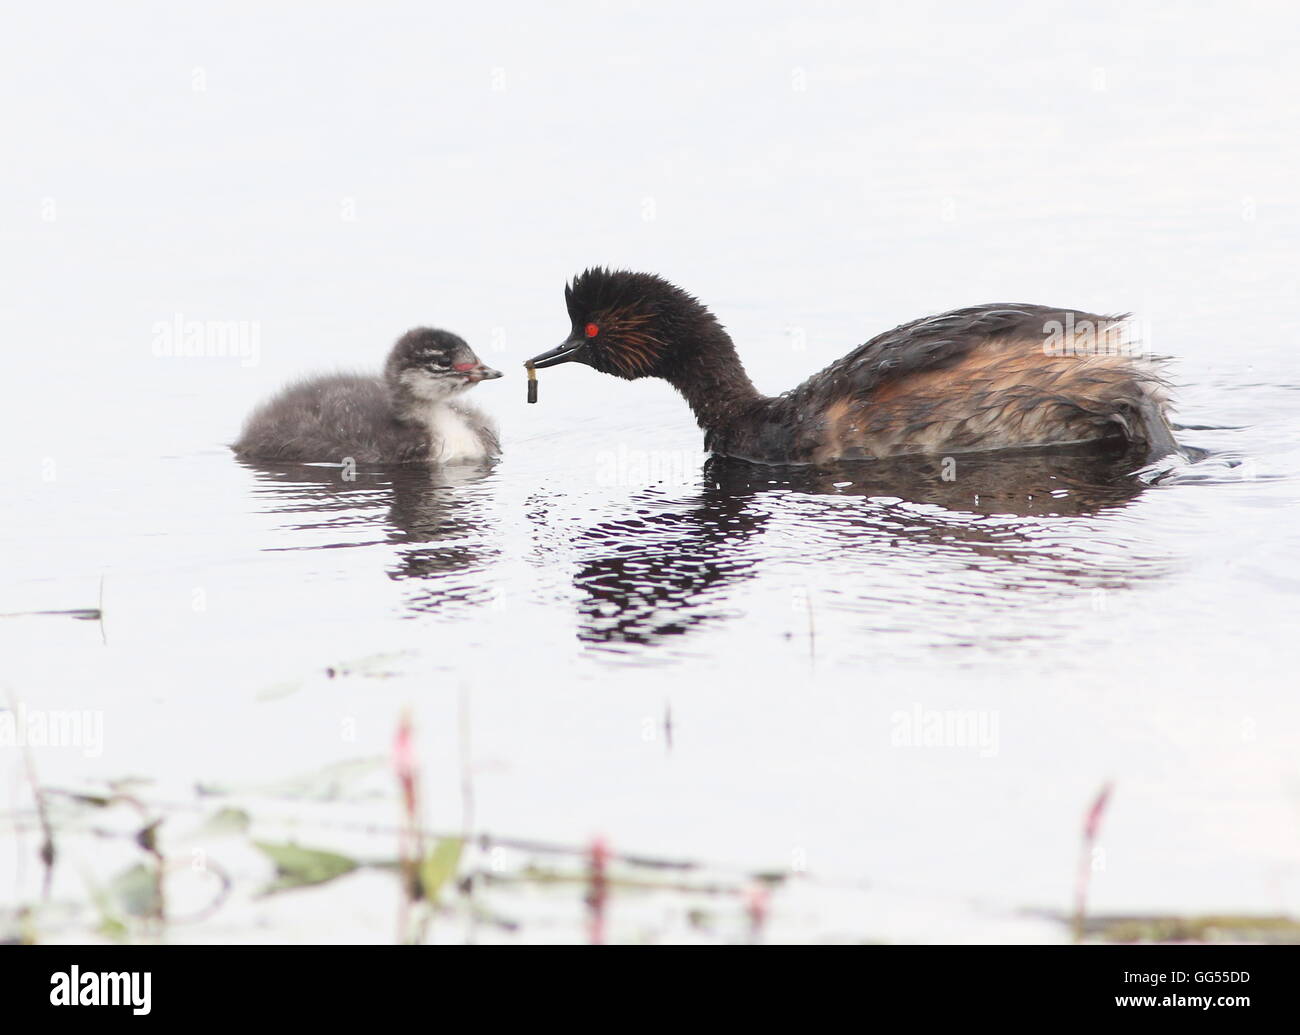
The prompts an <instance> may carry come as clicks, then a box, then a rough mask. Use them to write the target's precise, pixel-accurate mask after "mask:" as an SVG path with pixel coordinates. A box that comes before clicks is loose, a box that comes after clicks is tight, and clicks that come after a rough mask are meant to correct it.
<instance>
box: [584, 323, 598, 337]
mask: <svg viewBox="0 0 1300 1035" xmlns="http://www.w3.org/2000/svg"><path fill="white" fill-rule="evenodd" d="M599 333H600V328H599V327H597V326H596V325H595V324H594V323H589V324H587V337H588V338H594V337H595V336H596V335H597V334H599Z"/></svg>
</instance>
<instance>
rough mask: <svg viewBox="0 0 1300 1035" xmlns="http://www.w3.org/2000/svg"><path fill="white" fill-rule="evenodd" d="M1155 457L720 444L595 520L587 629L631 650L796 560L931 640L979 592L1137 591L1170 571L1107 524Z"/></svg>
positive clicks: (853, 604)
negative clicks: (868, 459) (688, 472)
mask: <svg viewBox="0 0 1300 1035" xmlns="http://www.w3.org/2000/svg"><path fill="white" fill-rule="evenodd" d="M1140 463H1141V460H1140V458H1138V457H1135V456H1134V455H1132V454H1130V453H1127V452H1123V451H1110V452H1098V451H1097V450H1095V449H1088V450H1081V451H1076V452H1070V451H1055V452H1038V453H1033V452H1025V453H1017V454H1007V453H1001V454H988V455H983V456H981V455H968V456H962V457H957V458H953V459H952V460H947V459H945V458H939V457H923V458H914V459H910V460H906V461H901V460H900V461H894V462H890V463H875V464H853V465H842V466H839V467H834V468H818V469H809V468H788V467H787V468H777V467H770V466H764V465H752V464H747V463H743V462H738V461H735V460H727V459H721V458H715V459H712V460H710V461H709V462H708V463H707V464H706V465H705V468H704V470H703V472H702V484H701V488H700V490H699V492H698V493H697V494H694V495H692V496H690V497H689V498H686V499H680V498H679V499H677V500H674V501H671V502H666V501H665V500H664V497H663V494H662V493H660V492H657V491H654V490H646V491H642V492H639V493H636V494H635V495H634V496H633V498H632V503H633V506H634V507H635V512H634V513H632V514H630V515H629V516H628V517H626V518H622V519H619V520H613V521H604V522H601V523H600V524H597V525H595V526H593V527H591V528H588V529H587V530H585V531H584V532H583V533H581V535H580V536H579V537H578V546H579V551H580V552H579V557H580V561H579V567H578V570H577V572H576V574H575V576H574V583H575V585H576V586H577V588H578V589H579V591H580V593H581V600H580V603H579V605H578V615H577V619H578V626H579V630H578V635H579V637H580V638H581V639H583V640H585V641H587V642H588V643H592V644H598V645H602V646H605V647H609V648H611V649H625V648H626V646H628V645H641V646H650V645H653V644H656V643H659V642H661V641H664V640H665V639H667V638H670V637H675V636H680V635H682V634H684V633H687V632H689V631H691V630H693V629H695V628H696V627H698V626H701V625H705V624H709V623H716V622H719V621H723V620H726V619H728V618H741V617H743V616H744V615H745V613H746V607H747V602H746V601H743V600H742V599H741V597H743V594H740V593H737V590H738V589H740V588H741V587H742V586H743V585H744V584H745V583H746V582H747V581H749V580H751V579H753V578H754V577H755V576H756V575H757V574H758V573H759V571H760V570H765V571H771V572H772V573H773V574H774V575H777V576H779V574H780V570H781V569H782V568H784V569H785V575H786V582H787V583H788V584H795V583H799V582H800V581H810V582H813V583H816V584H818V585H819V586H822V587H824V590H825V595H826V596H827V597H828V598H830V599H831V600H832V601H833V602H834V603H835V604H836V605H837V606H839V607H841V608H842V609H844V610H847V611H857V612H860V613H862V614H863V615H865V616H867V618H868V621H867V623H866V627H867V628H871V629H875V630H881V631H886V630H896V631H897V630H899V628H900V627H899V626H898V625H897V624H896V622H897V616H898V615H899V614H900V613H901V612H902V609H901V608H900V605H903V604H906V605H908V607H909V608H911V609H912V610H911V612H910V614H909V618H908V622H909V632H910V634H911V635H912V637H913V639H916V638H918V637H920V638H921V639H927V640H928V642H932V643H937V642H944V638H945V636H946V635H947V634H948V633H949V632H951V631H952V630H953V628H954V626H953V625H952V624H951V623H948V624H945V617H946V616H947V615H949V614H950V613H960V612H961V611H962V609H969V608H970V607H971V606H972V605H977V606H979V607H982V608H983V612H982V613H983V614H984V615H985V616H986V617H989V616H991V612H992V611H997V610H1002V611H1007V610H1009V609H1022V608H1024V607H1025V606H1026V605H1029V606H1032V605H1034V604H1035V603H1037V604H1040V605H1043V604H1047V603H1049V602H1051V601H1052V600H1053V599H1057V598H1059V597H1061V596H1073V597H1075V598H1077V597H1078V596H1079V593H1080V591H1089V590H1098V589H1103V590H1105V589H1122V588H1124V587H1126V586H1128V585H1130V584H1132V583H1133V582H1134V581H1135V580H1138V579H1142V578H1149V577H1153V576H1156V575H1159V574H1162V573H1164V572H1166V571H1167V570H1168V569H1169V559H1168V558H1167V557H1164V556H1149V555H1146V554H1145V553H1143V552H1142V551H1140V550H1135V549H1134V548H1133V546H1134V544H1133V543H1125V542H1122V539H1123V538H1124V536H1125V535H1126V534H1129V533H1126V532H1125V531H1124V530H1122V529H1117V528H1114V527H1107V528H1106V531H1105V533H1104V534H1103V533H1102V532H1101V526H1102V524H1104V523H1105V522H1104V520H1103V519H1104V518H1105V517H1106V516H1107V515H1111V514H1116V513H1119V512H1122V511H1123V510H1124V509H1125V508H1127V507H1128V506H1129V505H1130V504H1131V503H1132V502H1133V501H1134V500H1136V499H1137V498H1138V497H1139V496H1140V495H1141V494H1142V493H1143V492H1144V491H1145V490H1146V489H1147V487H1146V486H1145V485H1144V484H1143V483H1142V482H1140V481H1139V480H1137V479H1135V478H1133V477H1131V474H1132V472H1133V471H1134V470H1136V469H1137V467H1138V466H1140ZM1081 522H1082V523H1083V524H1082V525H1081V524H1080V523H1081ZM936 590H941V592H938V593H936ZM918 609H919V610H918ZM954 609H955V611H954ZM966 618H967V620H968V621H969V614H967V615H966ZM990 624H991V625H995V624H996V623H990ZM1026 626H1028V627H1030V628H1036V629H1037V633H1036V634H1042V633H1043V632H1044V631H1046V632H1047V634H1048V635H1050V629H1048V628H1047V627H1046V626H1044V624H1043V623H1038V624H1037V626H1036V627H1035V625H1034V623H1032V622H1030V623H1024V622H1021V623H1018V624H1017V628H1024V627H1026ZM927 630H928V631H927ZM957 635H958V641H957V642H964V641H963V640H962V637H964V636H965V633H964V632H962V633H957ZM991 635H992V636H993V637H994V638H996V636H997V635H999V634H998V633H996V632H993V633H992V634H991ZM1016 635H1021V634H1020V633H1017V634H1016ZM1028 635H1035V633H1030V634H1028Z"/></svg>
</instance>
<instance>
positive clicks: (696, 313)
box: [525, 267, 721, 381]
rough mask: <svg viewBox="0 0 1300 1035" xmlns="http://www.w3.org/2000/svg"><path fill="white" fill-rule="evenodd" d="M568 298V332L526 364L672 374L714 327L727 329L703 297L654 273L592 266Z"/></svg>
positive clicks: (620, 374)
mask: <svg viewBox="0 0 1300 1035" xmlns="http://www.w3.org/2000/svg"><path fill="white" fill-rule="evenodd" d="M564 301H565V304H566V305H567V306H568V307H569V319H570V321H571V322H572V324H573V326H572V328H571V330H570V331H569V336H568V338H566V339H565V340H564V341H563V342H562V343H561V344H559V345H557V346H556V347H555V348H553V349H551V350H549V351H547V352H543V353H542V354H541V355H540V356H534V357H533V358H532V359H530V360H528V362H527V363H526V364H525V366H531V367H539V368H540V367H553V366H555V365H556V364H558V363H570V362H573V363H585V364H587V366H589V367H594V368H595V369H597V370H599V371H601V372H602V373H606V374H613V375H615V376H616V377H623V378H627V379H628V380H629V381H633V380H635V379H637V378H639V377H663V378H668V379H669V380H672V378H673V375H674V374H675V373H677V372H678V371H680V370H681V367H682V364H683V362H684V361H685V360H687V359H688V358H689V355H690V353H691V352H692V351H694V350H696V349H698V348H699V346H700V345H701V344H703V343H704V341H705V340H706V339H707V336H708V333H709V332H710V331H714V332H718V333H721V327H719V326H718V322H717V320H715V319H714V317H713V314H712V313H710V312H709V311H708V309H706V308H705V307H704V306H703V305H701V304H700V302H699V301H698V300H697V299H695V298H694V297H692V296H691V295H688V294H687V293H686V292H685V291H683V290H682V289H681V288H679V287H676V286H674V285H672V284H670V283H668V281H666V280H664V279H663V278H662V277H658V276H655V274H653V273H632V272H629V271H627V270H607V269H601V268H599V267H597V268H595V269H589V270H587V271H586V272H585V273H581V274H579V275H578V276H576V277H574V278H573V282H572V283H571V284H569V285H567V286H566V287H565V289H564Z"/></svg>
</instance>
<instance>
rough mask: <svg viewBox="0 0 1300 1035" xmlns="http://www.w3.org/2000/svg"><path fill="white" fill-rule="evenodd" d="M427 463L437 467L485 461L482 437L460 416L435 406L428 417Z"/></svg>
mask: <svg viewBox="0 0 1300 1035" xmlns="http://www.w3.org/2000/svg"><path fill="white" fill-rule="evenodd" d="M429 435H430V441H429V459H430V460H436V461H437V462H438V463H440V464H455V463H464V462H465V461H470V460H484V459H486V458H487V450H486V449H485V448H484V447H483V439H482V436H480V435H479V433H478V432H477V431H475V430H474V428H473V426H471V424H470V422H469V420H468V419H467V418H466V417H465V415H464V414H463V413H461V412H460V411H459V410H456V409H455V408H453V407H451V406H434V407H432V409H431V410H430V413H429Z"/></svg>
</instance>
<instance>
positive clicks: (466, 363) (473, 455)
mask: <svg viewBox="0 0 1300 1035" xmlns="http://www.w3.org/2000/svg"><path fill="white" fill-rule="evenodd" d="M500 376H501V372H500V371H499V370H493V369H492V368H491V367H487V366H484V365H483V363H481V362H480V361H479V358H478V357H477V356H476V355H474V351H473V350H472V349H471V348H470V347H469V346H468V345H466V344H465V342H464V341H463V340H462V339H460V338H458V337H457V336H456V335H454V334H449V333H448V332H447V331H437V330H432V329H430V328H428V327H417V328H416V329H415V330H412V331H408V332H407V333H406V334H404V335H403V336H402V337H401V338H400V339H399V340H398V342H397V344H396V345H394V346H393V350H392V352H390V353H389V355H388V362H387V363H386V364H385V365H384V374H383V377H382V378H381V377H365V376H362V375H356V374H332V375H327V376H324V377H314V378H311V379H309V380H307V381H301V382H298V383H297V384H292V385H290V386H289V387H287V388H285V389H284V390H283V391H281V392H280V394H279V395H277V396H275V397H274V398H272V399H270V400H269V401H268V402H265V403H263V404H262V405H261V406H259V407H258V408H257V409H256V410H254V411H253V413H252V415H251V416H250V417H249V418H248V421H247V423H246V424H245V425H244V430H243V433H242V434H241V435H240V436H239V441H238V442H236V443H235V444H234V447H233V448H234V450H235V452H236V453H239V454H242V455H244V456H250V457H258V458H260V459H264V460H304V461H317V462H326V461H333V462H335V463H341V462H343V461H344V460H346V459H348V458H351V459H352V460H353V461H355V462H357V463H369V464H405V463H417V462H420V461H425V462H434V463H444V464H454V463H468V462H474V461H479V460H486V459H488V458H489V457H492V456H496V455H497V453H498V452H499V448H500V447H499V443H498V439H497V432H496V428H495V427H494V425H493V424H492V422H491V421H490V420H489V419H488V418H487V417H484V416H483V415H482V414H481V413H479V412H478V411H477V410H476V409H474V408H473V407H472V406H467V405H466V404H465V403H463V402H461V401H459V400H457V399H455V398H454V397H455V396H456V395H457V394H458V393H460V392H463V391H465V390H466V389H467V388H471V387H473V386H474V385H476V384H478V383H479V382H480V381H486V380H489V379H490V378H494V377H500Z"/></svg>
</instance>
